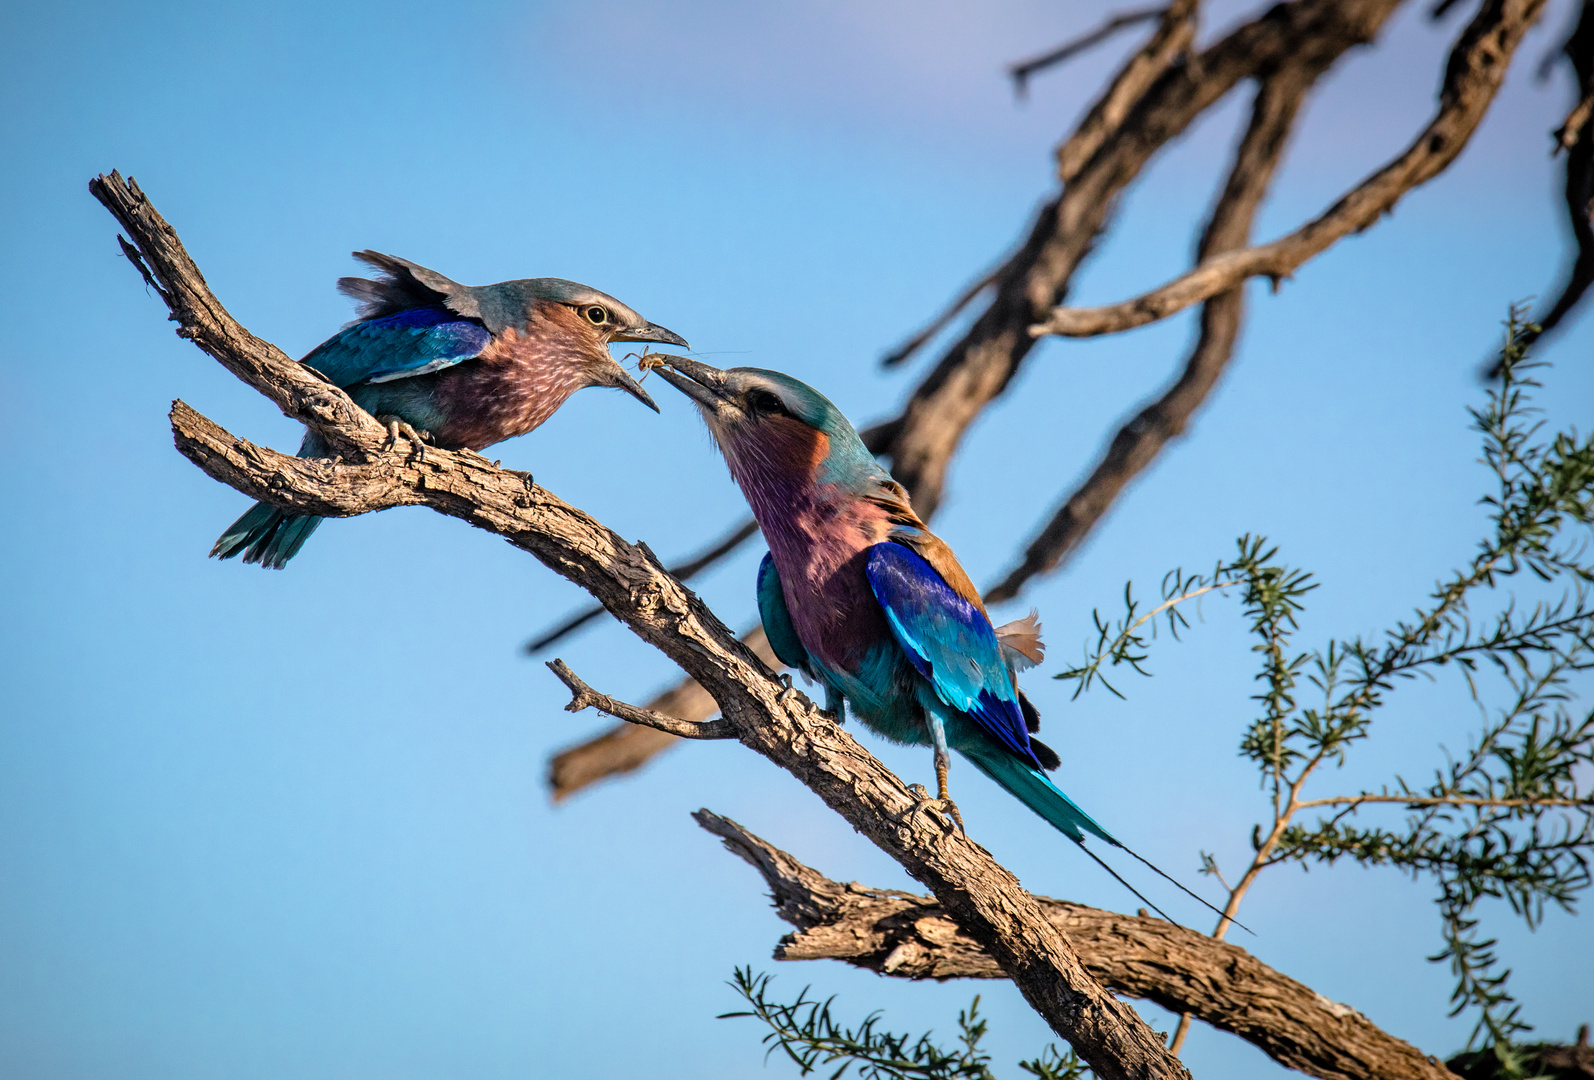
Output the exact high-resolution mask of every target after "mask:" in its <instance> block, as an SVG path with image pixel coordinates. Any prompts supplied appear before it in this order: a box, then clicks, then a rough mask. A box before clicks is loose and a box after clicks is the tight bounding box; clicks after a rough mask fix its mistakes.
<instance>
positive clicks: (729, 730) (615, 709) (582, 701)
mask: <svg viewBox="0 0 1594 1080" xmlns="http://www.w3.org/2000/svg"><path fill="white" fill-rule="evenodd" d="M548 670H549V671H552V672H553V673H554V674H555V675H557V676H559V681H560V682H562V683H564V684H565V685H566V686H567V687H569V688H570V693H571V694H572V695H573V696H572V697H571V699H570V704H568V705H566V706H565V712H581V711H582V710H583V709H589V708H591V709H597V710H598V711H599V712H606V713H608V714H609V715H610V716H612V717H614V718H615V719H616V720H624V721H625V722H626V723H628V724H636V725H638V726H640V727H649V728H653V729H654V730H656V731H663V732H665V733H667V734H670V735H674V736H675V737H676V738H678V739H734V738H736V725H735V724H731V723H727V722H726V721H724V720H707V721H704V722H702V723H696V724H694V723H691V722H690V721H686V720H677V719H676V718H675V717H673V716H665V715H664V714H663V713H658V712H654V711H653V710H651V709H639V708H637V707H636V706H635V705H628V704H627V703H625V702H623V701H619V700H617V699H615V698H612V697H610V696H609V695H608V694H600V693H598V691H596V690H594V689H593V688H592V687H590V686H588V685H587V684H586V683H584V682H582V681H581V677H580V676H578V675H577V674H576V673H575V672H573V671H571V670H570V668H569V667H568V666H567V665H566V664H565V662H564V661H563V660H551V661H549V662H548Z"/></svg>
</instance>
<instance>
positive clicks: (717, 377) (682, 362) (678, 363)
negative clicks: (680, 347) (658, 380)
mask: <svg viewBox="0 0 1594 1080" xmlns="http://www.w3.org/2000/svg"><path fill="white" fill-rule="evenodd" d="M657 359H658V360H659V361H662V362H661V363H659V365H658V367H657V371H658V373H659V375H660V377H662V378H663V379H664V381H665V382H667V383H669V384H670V385H671V386H673V387H675V388H676V389H677V390H679V391H680V392H681V393H683V394H685V395H686V396H687V397H689V398H691V399H692V400H693V401H695V402H697V403H698V404H699V405H701V406H702V407H703V411H704V412H705V413H708V414H709V415H710V416H713V415H715V414H717V413H718V412H719V411H720V410H721V409H722V408H723V407H724V405H725V402H726V393H725V373H724V372H723V371H721V370H720V369H719V368H717V367H710V366H709V365H708V364H704V363H700V362H699V361H697V360H691V359H688V358H687V357H685V356H665V357H659V358H657Z"/></svg>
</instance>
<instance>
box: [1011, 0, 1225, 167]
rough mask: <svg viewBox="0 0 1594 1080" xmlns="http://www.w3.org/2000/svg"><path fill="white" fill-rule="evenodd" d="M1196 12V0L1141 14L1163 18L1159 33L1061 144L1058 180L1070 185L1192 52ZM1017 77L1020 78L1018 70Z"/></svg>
mask: <svg viewBox="0 0 1594 1080" xmlns="http://www.w3.org/2000/svg"><path fill="white" fill-rule="evenodd" d="M1197 11H1198V5H1197V3H1196V0H1175V2H1174V3H1172V4H1169V5H1168V6H1167V7H1165V8H1163V9H1162V10H1161V11H1160V12H1159V11H1154V10H1148V11H1145V12H1141V13H1138V14H1141V15H1143V16H1144V17H1147V18H1149V17H1152V16H1156V15H1160V16H1161V20H1160V21H1159V22H1158V24H1157V29H1156V32H1155V33H1153V34H1152V35H1151V37H1150V38H1149V39H1148V40H1147V41H1146V43H1145V44H1144V45H1142V46H1141V47H1140V48H1139V49H1138V50H1136V52H1135V53H1134V55H1133V56H1131V57H1130V58H1129V59H1128V60H1127V61H1126V62H1125V63H1124V66H1123V67H1122V68H1120V69H1119V71H1118V74H1117V75H1116V76H1115V77H1114V78H1113V81H1112V82H1111V83H1109V84H1108V86H1107V92H1106V93H1104V94H1103V95H1102V96H1101V97H1100V98H1099V99H1098V100H1097V101H1096V103H1095V104H1094V105H1092V106H1091V107H1090V111H1089V112H1088V113H1086V114H1085V118H1084V119H1083V120H1081V121H1080V122H1079V126H1078V127H1076V128H1075V129H1074V132H1073V134H1072V135H1070V136H1069V137H1068V138H1067V139H1065V140H1063V142H1062V143H1061V144H1060V145H1059V146H1058V147H1057V150H1056V155H1055V156H1056V158H1057V179H1058V180H1060V181H1062V182H1063V183H1065V184H1066V183H1068V182H1069V181H1070V180H1072V179H1073V178H1074V177H1075V176H1077V175H1079V170H1080V169H1083V168H1084V167H1085V162H1087V161H1089V160H1090V159H1091V157H1092V155H1094V154H1095V153H1096V151H1097V150H1099V149H1101V147H1102V144H1103V143H1105V142H1106V141H1107V140H1108V139H1110V138H1112V137H1113V136H1114V135H1115V134H1117V132H1118V129H1119V128H1120V127H1122V126H1123V122H1124V120H1125V118H1127V117H1128V115H1129V112H1130V110H1131V109H1133V108H1134V107H1135V106H1136V105H1138V104H1139V103H1140V99H1141V98H1143V97H1145V96H1146V91H1147V90H1150V89H1151V84H1152V83H1154V82H1156V81H1157V80H1158V79H1160V78H1162V76H1163V73H1164V72H1166V71H1167V70H1168V69H1169V68H1170V67H1172V66H1173V65H1174V64H1175V63H1177V62H1179V61H1180V60H1182V59H1183V58H1184V56H1185V54H1186V53H1188V52H1189V51H1190V46H1191V45H1192V44H1193V43H1194V42H1195V33H1196V15H1197ZM1014 78H1015V79H1017V78H1018V75H1017V73H1016V72H1015V73H1014Z"/></svg>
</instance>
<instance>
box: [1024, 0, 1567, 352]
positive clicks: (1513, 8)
mask: <svg viewBox="0 0 1594 1080" xmlns="http://www.w3.org/2000/svg"><path fill="white" fill-rule="evenodd" d="M1543 7H1544V0H1487V2H1486V3H1485V4H1484V5H1483V8H1482V10H1480V11H1479V12H1478V14H1477V16H1476V17H1475V18H1474V19H1473V21H1472V22H1471V24H1469V25H1468V27H1467V29H1466V31H1465V32H1464V33H1463V34H1462V36H1461V39H1460V40H1459V41H1458V42H1457V43H1456V47H1455V49H1454V50H1453V51H1452V52H1451V54H1450V63H1449V66H1448V68H1447V70H1446V72H1445V81H1444V85H1443V87H1442V89H1441V90H1440V95H1439V98H1440V105H1439V110H1438V112H1437V113H1436V115H1435V116H1434V119H1433V121H1432V122H1431V123H1429V125H1428V126H1427V128H1425V129H1424V130H1423V132H1422V134H1421V135H1419V136H1418V137H1417V139H1416V140H1415V141H1414V142H1413V143H1412V144H1411V146H1410V147H1408V148H1407V149H1406V151H1405V152H1404V153H1403V154H1401V155H1400V156H1399V157H1397V158H1395V159H1394V160H1393V161H1391V162H1390V163H1389V164H1388V165H1386V166H1384V168H1382V169H1380V170H1379V171H1378V172H1377V173H1375V174H1373V175H1372V176H1371V177H1369V178H1368V179H1367V180H1365V181H1363V182H1362V183H1361V184H1360V185H1358V186H1357V187H1356V188H1355V189H1353V190H1352V191H1350V192H1349V193H1347V194H1346V195H1345V196H1344V197H1343V198H1341V199H1340V200H1339V202H1337V203H1335V204H1334V206H1333V207H1331V208H1330V209H1329V210H1328V211H1327V212H1325V213H1324V214H1323V215H1322V216H1320V217H1318V218H1317V219H1316V220H1315V221H1312V222H1310V223H1308V224H1306V225H1304V226H1302V227H1301V228H1300V229H1298V230H1296V231H1295V232H1294V233H1291V234H1290V235H1289V236H1286V237H1284V238H1283V239H1280V240H1275V241H1273V242H1272V243H1271V244H1263V245H1261V246H1259V247H1253V248H1248V249H1246V250H1244V251H1234V252H1225V253H1223V254H1220V255H1215V256H1213V257H1212V258H1210V259H1206V260H1204V261H1203V262H1202V263H1201V265H1199V266H1197V267H1196V268H1195V269H1194V270H1191V271H1190V272H1189V273H1186V274H1184V275H1183V276H1181V277H1179V278H1176V279H1174V280H1173V281H1171V282H1169V283H1168V284H1166V285H1164V286H1162V287H1161V288H1158V289H1154V290H1152V291H1151V292H1148V293H1146V294H1145V295H1143V296H1140V297H1137V298H1135V299H1133V300H1127V301H1124V302H1123V303H1121V304H1112V305H1109V306H1107V307H1096V308H1068V307H1058V308H1054V309H1053V310H1052V312H1051V313H1050V315H1049V316H1048V317H1047V318H1046V319H1045V320H1043V321H1041V322H1039V323H1037V324H1035V325H1033V326H1031V327H1030V328H1029V333H1030V334H1031V335H1032V336H1034V337H1040V336H1042V335H1045V334H1059V335H1062V336H1065V337H1095V336H1098V335H1101V334H1112V333H1118V332H1120V331H1123V330H1129V329H1132V328H1134V327H1136V326H1144V325H1146V324H1147V323H1151V322H1156V321H1157V320H1159V319H1165V318H1167V317H1168V316H1169V315H1173V314H1175V313H1176V312H1179V311H1183V310H1184V309H1185V308H1187V307H1189V306H1190V305H1191V304H1197V303H1200V302H1201V301H1203V300H1206V299H1209V298H1211V297H1213V296H1216V295H1218V294H1219V293H1222V292H1227V291H1228V290H1230V289H1233V288H1235V287H1236V286H1238V285H1240V284H1242V283H1243V282H1244V281H1245V280H1246V279H1248V278H1252V277H1258V276H1265V277H1269V278H1272V279H1273V281H1274V284H1275V286H1276V285H1277V283H1278V282H1279V281H1281V280H1283V279H1284V278H1287V277H1289V276H1290V275H1291V274H1293V273H1294V272H1295V270H1296V268H1298V267H1299V266H1300V265H1301V264H1302V263H1304V262H1306V260H1308V259H1310V258H1311V257H1312V256H1314V255H1317V254H1319V253H1320V252H1322V251H1324V250H1326V249H1327V248H1328V247H1329V246H1330V245H1332V244H1333V243H1334V242H1335V241H1336V240H1339V239H1340V238H1342V237H1344V236H1348V235H1350V234H1351V233H1353V232H1360V231H1361V230H1363V229H1365V228H1367V227H1368V226H1369V225H1372V224H1373V223H1374V222H1375V221H1377V220H1378V218H1379V217H1380V215H1382V214H1385V213H1388V212H1389V211H1390V210H1392V209H1393V208H1394V206H1395V203H1397V202H1398V201H1399V200H1400V198H1401V196H1403V195H1404V194H1405V193H1406V192H1408V191H1410V190H1411V189H1412V188H1414V187H1417V186H1418V185H1420V184H1423V183H1425V182H1426V181H1428V180H1430V179H1432V178H1433V177H1435V176H1437V175H1438V174H1439V173H1440V172H1442V171H1443V170H1444V169H1445V167H1446V166H1448V165H1449V164H1450V163H1451V162H1452V161H1454V160H1455V157H1456V155H1457V154H1459V153H1460V152H1461V150H1462V148H1463V147H1465V146H1466V144H1467V141H1468V140H1469V139H1470V138H1471V137H1472V133H1473V132H1474V131H1475V130H1476V129H1477V126H1478V123H1479V121H1481V120H1482V119H1483V115H1484V113H1485V112H1486V111H1487V110H1488V107H1489V105H1490V103H1491V102H1492V101H1493V100H1494V97H1495V94H1496V93H1497V92H1498V91H1499V89H1500V85H1501V83H1502V82H1503V81H1504V79H1505V73H1506V70H1507V69H1508V68H1509V67H1510V65H1511V57H1512V54H1513V53H1514V52H1515V51H1516V47H1517V45H1518V44H1519V43H1520V42H1521V40H1522V35H1523V34H1524V33H1526V32H1527V29H1528V27H1530V26H1531V25H1533V22H1534V20H1536V19H1537V18H1538V16H1539V13H1540V11H1541V10H1542V9H1543Z"/></svg>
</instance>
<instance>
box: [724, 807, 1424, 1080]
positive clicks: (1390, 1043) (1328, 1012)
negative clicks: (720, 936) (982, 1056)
mask: <svg viewBox="0 0 1594 1080" xmlns="http://www.w3.org/2000/svg"><path fill="white" fill-rule="evenodd" d="M692 817H693V818H694V819H696V821H697V823H698V824H699V825H701V826H703V828H705V829H707V830H708V831H709V832H711V833H713V834H714V835H715V836H718V837H720V838H721V839H722V840H723V841H724V842H725V846H726V847H727V848H729V849H730V850H731V851H732V852H734V853H735V854H737V855H739V856H741V857H742V858H743V859H746V860H747V861H748V862H749V863H751V864H752V865H753V867H754V868H755V869H757V870H758V872H759V873H760V874H762V875H763V877H764V880H765V882H766V883H767V884H768V885H769V889H770V892H771V894H772V895H773V899H774V902H775V910H776V912H777V913H778V914H779V915H780V917H781V918H782V919H784V920H786V921H787V922H789V923H791V924H792V925H793V926H795V927H796V928H797V931H796V933H793V934H788V935H786V936H785V937H784V938H782V939H781V941H780V944H779V945H777V946H776V947H775V958H776V959H777V960H842V961H844V962H846V963H848V964H852V965H853V966H855V967H861V968H866V969H868V970H869V971H874V972H877V973H879V974H882V975H892V976H895V977H897V978H903V979H956V978H968V979H997V978H1001V977H1002V969H1001V968H1000V967H999V966H998V965H997V964H996V963H995V962H994V961H993V960H992V959H991V958H990V956H988V955H987V954H986V953H985V952H984V951H983V950H982V949H981V948H980V945H979V943H978V942H977V941H975V940H974V939H973V938H972V937H970V936H969V935H968V934H966V933H964V932H963V931H962V930H961V929H960V928H959V926H958V924H957V922H956V921H954V920H953V919H951V918H950V917H948V915H947V913H946V910H945V909H944V908H942V907H941V905H939V904H938V903H936V901H935V900H934V899H933V898H931V897H928V896H917V895H914V894H912V893H906V892H899V891H897V890H894V889H871V888H868V887H866V886H863V885H859V884H856V883H852V884H842V883H841V882H837V881H832V880H831V879H830V878H827V877H825V876H824V875H823V874H821V873H820V872H819V871H817V870H814V869H813V868H811V867H809V866H805V865H804V864H803V863H801V862H799V861H798V860H797V859H795V858H793V857H792V856H790V855H788V854H786V853H785V852H784V851H781V850H780V849H778V848H776V847H775V846H774V845H772V844H770V843H769V842H768V841H766V840H762V839H760V838H759V837H757V836H754V835H753V834H752V833H750V832H748V831H747V830H746V829H744V828H742V827H741V826H740V825H738V824H737V823H736V822H734V821H731V820H730V819H728V818H723V817H720V816H719V815H717V814H714V813H711V812H710V811H708V810H699V811H698V812H697V813H695V814H693V815H692ZM1037 899H1038V900H1039V902H1040V904H1041V907H1042V909H1043V910H1044V912H1045V914H1046V918H1047V919H1048V920H1049V921H1050V922H1051V923H1052V924H1053V925H1054V926H1056V927H1057V928H1058V929H1059V930H1061V931H1062V932H1063V933H1065V934H1067V935H1068V939H1069V940H1070V941H1072V942H1073V943H1074V947H1075V948H1077V949H1078V950H1079V956H1080V959H1081V960H1082V961H1083V962H1084V963H1085V965H1086V967H1088V968H1089V969H1090V971H1091V974H1093V975H1095V976H1096V978H1097V979H1099V980H1101V982H1102V984H1103V985H1105V986H1107V987H1108V988H1109V989H1111V990H1114V991H1116V992H1118V993H1121V994H1128V995H1130V996H1132V997H1137V998H1143V999H1146V1000H1149V1001H1154V1002H1156V1003H1157V1004H1158V1005H1161V1006H1162V1007H1163V1008H1166V1009H1170V1010H1174V1011H1179V1012H1186V1013H1189V1014H1192V1015H1194V1016H1197V1017H1199V1018H1200V1019H1201V1020H1202V1021H1204V1022H1206V1023H1208V1024H1211V1025H1212V1026H1213V1027H1215V1028H1218V1029H1220V1030H1223V1031H1229V1032H1232V1033H1234V1034H1235V1035H1238V1036H1239V1037H1240V1038H1242V1039H1244V1040H1246V1041H1247V1042H1249V1043H1251V1044H1252V1045H1254V1046H1256V1047H1257V1048H1258V1049H1260V1050H1262V1051H1263V1052H1264V1053H1266V1054H1268V1055H1269V1056H1270V1057H1272V1058H1273V1059H1274V1060H1275V1061H1277V1062H1279V1063H1280V1064H1282V1065H1285V1066H1287V1067H1289V1068H1292V1069H1299V1070H1300V1071H1302V1072H1304V1073H1307V1074H1308V1075H1310V1076H1317V1077H1322V1078H1323V1080H1419V1078H1420V1080H1455V1077H1454V1076H1453V1075H1452V1074H1451V1073H1450V1072H1449V1071H1448V1070H1447V1069H1446V1068H1445V1067H1444V1066H1443V1065H1442V1064H1441V1063H1439V1062H1438V1061H1437V1060H1435V1059H1434V1058H1431V1057H1428V1056H1427V1055H1425V1054H1423V1053H1422V1052H1421V1051H1420V1050H1418V1049H1417V1048H1416V1047H1414V1046H1412V1045H1410V1044H1409V1043H1406V1042H1403V1041H1401V1040H1400V1039H1397V1038H1395V1037H1394V1036H1392V1035H1390V1034H1388V1033H1387V1032H1385V1031H1383V1030H1381V1029H1379V1028H1378V1027H1376V1026H1375V1025H1374V1024H1373V1023H1371V1022H1370V1021H1369V1020H1368V1019H1367V1018H1366V1017H1364V1016H1362V1015H1361V1013H1359V1012H1357V1011H1356V1010H1355V1009H1352V1008H1350V1007H1348V1006H1345V1005H1340V1004H1337V1003H1335V1002H1332V1001H1329V1000H1328V999H1327V998H1325V997H1323V996H1322V995H1320V994H1317V993H1314V992H1313V991H1312V990H1311V989H1310V988H1309V987H1306V986H1303V985H1302V984H1301V983H1298V982H1296V981H1295V980H1294V979H1291V978H1289V977H1288V976H1286V975H1282V974H1280V973H1279V972H1277V971H1275V970H1273V969H1272V968H1270V967H1268V966H1267V965H1266V964H1263V963H1262V962H1261V961H1259V960H1257V959H1256V958H1255V957H1254V956H1252V955H1251V954H1249V953H1248V952H1246V951H1245V950H1244V949H1241V948H1239V947H1238V946H1235V945H1230V944H1227V943H1226V942H1220V941H1217V940H1215V939H1213V938H1209V937H1206V936H1204V935H1202V934H1198V933H1196V932H1195V931H1193V930H1186V929H1184V928H1183V927H1179V926H1175V925H1173V924H1172V923H1168V922H1164V921H1163V920H1161V919H1154V918H1150V917H1147V916H1141V917H1139V918H1132V917H1130V916H1127V915H1119V914H1117V913H1115V912H1111V911H1102V910H1100V909H1098V908H1091V907H1085V906H1084V905H1082V904H1072V903H1068V902H1067V901H1063V900H1051V899H1047V898H1043V897H1038V898H1037Z"/></svg>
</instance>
